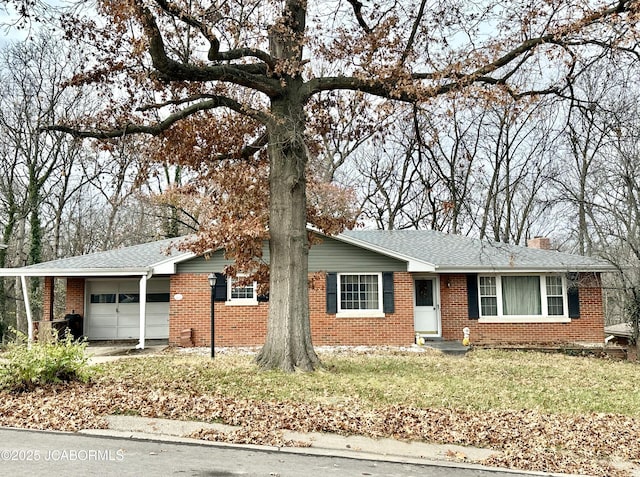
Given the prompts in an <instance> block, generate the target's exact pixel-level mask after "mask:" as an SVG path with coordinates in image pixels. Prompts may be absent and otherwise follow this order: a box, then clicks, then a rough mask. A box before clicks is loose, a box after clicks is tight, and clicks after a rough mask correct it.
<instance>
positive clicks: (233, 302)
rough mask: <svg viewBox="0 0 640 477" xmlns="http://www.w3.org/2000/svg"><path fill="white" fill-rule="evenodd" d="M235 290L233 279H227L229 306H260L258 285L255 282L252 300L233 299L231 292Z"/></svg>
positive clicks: (227, 303) (227, 302)
mask: <svg viewBox="0 0 640 477" xmlns="http://www.w3.org/2000/svg"><path fill="white" fill-rule="evenodd" d="M232 290H233V279H232V278H231V277H229V278H227V301H226V302H225V305H227V306H255V305H258V293H257V290H258V284H257V282H253V297H252V298H231V292H232Z"/></svg>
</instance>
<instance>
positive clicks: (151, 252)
mask: <svg viewBox="0 0 640 477" xmlns="http://www.w3.org/2000/svg"><path fill="white" fill-rule="evenodd" d="M334 238H335V239H336V240H339V241H342V242H346V243H349V244H352V245H355V246H358V247H361V248H364V249H367V250H371V251H374V252H377V253H380V254H383V255H387V256H390V257H394V258H397V259H399V260H403V261H406V262H407V267H408V268H407V269H408V271H410V272H434V271H435V272H439V273H447V272H452V273H453V272H458V273H461V272H491V271H495V272H500V271H502V272H505V271H511V272H526V271H538V272H544V271H549V272H558V271H611V270H613V269H614V268H613V267H612V266H611V265H610V264H609V263H608V262H606V261H604V260H601V259H597V258H593V257H584V256H580V255H572V254H568V253H562V252H557V251H553V250H540V249H533V248H527V247H522V246H517V245H509V244H504V243H499V242H490V241H481V240H478V239H475V238H471V237H465V236H460V235H450V234H445V233H442V232H436V231H432V230H355V231H347V232H345V233H343V234H340V235H338V236H336V237H334ZM179 241H180V239H179V238H177V239H165V240H160V241H156V242H149V243H145V244H141V245H134V246H131V247H123V248H118V249H113V250H108V251H106V252H98V253H92V254H87V255H81V256H77V257H69V258H62V259H59V260H53V261H50V262H44V263H39V264H36V265H30V266H27V267H22V268H16V269H2V270H0V272H1V273H0V275H4V276H9V275H26V276H29V275H31V276H47V275H49V276H73V275H78V276H80V275H85V276H124V275H144V274H147V273H153V274H159V273H162V274H172V273H175V264H176V263H179V262H182V261H185V260H189V259H190V258H193V257H194V254H193V253H191V252H183V251H179V250H177V248H176V247H175V246H174V245H176V244H177V243H178V242H179Z"/></svg>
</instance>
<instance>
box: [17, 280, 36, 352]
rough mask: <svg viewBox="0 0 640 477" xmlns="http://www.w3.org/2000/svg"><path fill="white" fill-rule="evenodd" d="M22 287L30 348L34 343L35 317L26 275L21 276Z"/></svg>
mask: <svg viewBox="0 0 640 477" xmlns="http://www.w3.org/2000/svg"><path fill="white" fill-rule="evenodd" d="M20 285H21V286H22V296H23V298H24V312H25V314H26V315H27V339H28V343H29V346H31V343H32V342H33V317H32V316H31V304H30V303H29V290H28V289H27V277H26V276H25V275H20Z"/></svg>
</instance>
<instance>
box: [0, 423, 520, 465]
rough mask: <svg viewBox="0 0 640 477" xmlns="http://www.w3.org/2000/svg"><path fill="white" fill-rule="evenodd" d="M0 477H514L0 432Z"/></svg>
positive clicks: (259, 452)
mask: <svg viewBox="0 0 640 477" xmlns="http://www.w3.org/2000/svg"><path fill="white" fill-rule="evenodd" d="M0 460H1V462H0V469H1V471H2V475H10V476H13V477H18V476H29V477H32V476H34V475H37V476H41V475H42V476H46V475H51V476H54V475H55V476H59V475H62V476H65V477H76V476H94V475H95V476H118V477H122V476H128V475H145V476H156V475H157V476H170V475H177V476H185V477H187V476H193V477H227V476H267V477H279V476H280V477H286V476H304V477H313V476H324V475H335V476H341V477H342V476H354V477H355V476H374V477H375V476H389V477H393V476H398V477H411V476H433V477H444V476H459V477H489V476H491V477H508V476H511V477H513V476H514V475H518V474H517V473H510V472H505V471H495V472H494V471H491V470H484V469H469V468H455V467H450V466H434V465H416V464H406V463H395V462H384V461H371V460H363V459H355V458H354V459H351V458H344V457H332V456H322V455H321V456H318V455H305V454H300V453H288V452H284V451H277V450H257V449H247V448H243V447H237V446H215V445H208V444H193V443H169V442H162V441H149V440H136V439H127V438H112V437H101V436H88V435H84V434H72V433H60V432H44V431H28V430H21V429H7V428H0Z"/></svg>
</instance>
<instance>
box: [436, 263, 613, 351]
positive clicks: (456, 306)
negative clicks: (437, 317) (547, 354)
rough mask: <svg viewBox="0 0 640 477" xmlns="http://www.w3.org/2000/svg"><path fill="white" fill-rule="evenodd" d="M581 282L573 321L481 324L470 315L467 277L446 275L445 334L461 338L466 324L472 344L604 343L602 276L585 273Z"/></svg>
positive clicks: (443, 296) (443, 281)
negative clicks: (576, 312) (575, 316)
mask: <svg viewBox="0 0 640 477" xmlns="http://www.w3.org/2000/svg"><path fill="white" fill-rule="evenodd" d="M578 282H579V289H580V318H578V319H572V320H571V322H570V323H480V322H479V321H478V320H470V319H469V318H468V311H467V281H466V276H465V275H444V276H442V277H441V282H440V283H441V289H440V296H441V310H442V337H443V338H444V339H446V340H462V337H463V334H462V329H463V328H464V327H465V326H466V327H469V329H470V330H471V343H476V344H508V343H509V344H511V343H513V344H516V343H520V344H526V343H576V342H583V343H602V342H603V340H604V315H603V308H602V290H601V288H600V276H599V275H593V274H583V275H581V277H580V279H579V281H578ZM447 283H449V284H450V287H447Z"/></svg>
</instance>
